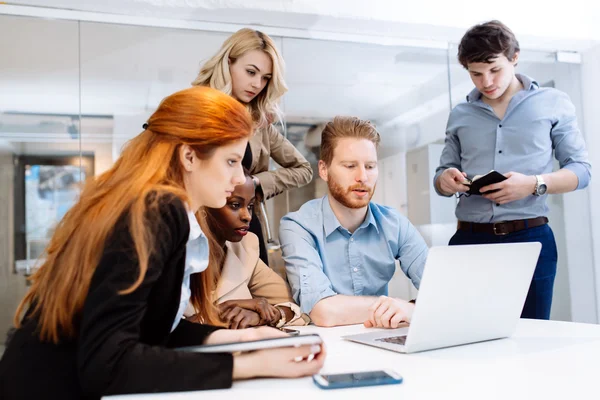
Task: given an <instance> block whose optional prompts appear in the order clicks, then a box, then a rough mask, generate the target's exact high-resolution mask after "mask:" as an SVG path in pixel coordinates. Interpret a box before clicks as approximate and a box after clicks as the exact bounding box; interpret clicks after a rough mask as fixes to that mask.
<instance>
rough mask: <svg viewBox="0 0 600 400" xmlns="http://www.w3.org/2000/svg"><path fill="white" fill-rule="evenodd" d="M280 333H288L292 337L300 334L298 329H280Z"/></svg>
mask: <svg viewBox="0 0 600 400" xmlns="http://www.w3.org/2000/svg"><path fill="white" fill-rule="evenodd" d="M279 330H280V331H282V332H285V333H287V334H288V335H291V336H298V335H299V334H300V331H298V330H296V329H289V328H279Z"/></svg>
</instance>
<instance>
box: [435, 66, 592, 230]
mask: <svg viewBox="0 0 600 400" xmlns="http://www.w3.org/2000/svg"><path fill="white" fill-rule="evenodd" d="M517 78H518V79H519V81H521V83H522V84H523V90H521V91H519V92H518V93H516V94H515V95H514V96H513V98H512V99H511V100H510V103H509V104H508V108H507V109H506V113H505V115H504V118H503V119H499V118H498V117H497V116H496V114H495V113H494V111H493V109H492V107H491V106H490V105H488V104H486V103H484V102H483V101H482V100H481V93H480V92H479V91H478V90H477V89H474V90H473V91H472V92H471V93H470V94H469V95H468V96H467V102H466V103H461V104H459V105H457V106H456V107H455V108H454V109H453V110H452V112H451V113H450V117H449V119H448V126H447V127H446V143H445V147H444V150H443V152H442V156H441V158H440V166H439V167H438V168H437V170H436V174H435V177H434V178H433V186H434V188H435V190H436V191H437V192H438V194H440V195H441V193H440V192H439V191H438V190H437V187H436V185H435V181H436V180H437V178H438V177H439V176H440V175H441V174H442V173H443V172H444V170H446V169H447V168H451V167H454V168H458V169H459V170H460V171H464V172H466V173H467V176H468V177H469V178H472V177H473V176H475V175H483V174H486V173H488V172H489V171H490V170H495V171H498V172H500V173H506V172H509V171H515V172H520V173H522V174H525V175H541V174H546V173H550V172H552V164H553V159H552V158H553V155H554V157H556V159H557V160H558V162H559V165H560V168H566V169H568V170H570V171H572V172H573V173H575V175H577V178H578V179H579V183H578V185H577V189H582V188H585V187H586V186H587V185H588V184H589V182H590V177H591V172H590V170H591V166H590V163H589V162H588V153H587V150H586V147H585V142H584V140H583V136H582V135H581V132H580V131H579V128H578V127H577V118H576V115H575V107H574V106H573V103H571V100H570V99H569V96H567V95H566V94H565V93H563V92H561V91H559V90H556V89H553V88H541V87H539V85H538V83H537V82H535V81H533V80H532V79H531V78H529V77H527V76H525V75H520V74H517ZM553 153H554V154H553ZM546 197H547V195H544V196H534V195H533V194H532V195H530V196H527V197H525V198H524V199H521V200H517V201H513V202H510V203H507V204H502V205H496V203H495V202H493V201H490V200H487V199H484V198H483V197H481V196H469V197H467V196H461V197H460V200H459V202H458V206H457V207H456V217H457V218H458V219H459V220H461V221H468V222H483V223H489V222H497V221H508V220H516V219H526V218H535V217H539V216H547V215H548V206H547V205H546Z"/></svg>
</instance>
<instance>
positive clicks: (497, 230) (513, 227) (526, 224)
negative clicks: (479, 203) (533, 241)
mask: <svg viewBox="0 0 600 400" xmlns="http://www.w3.org/2000/svg"><path fill="white" fill-rule="evenodd" d="M547 223H548V218H546V217H537V218H530V219H517V220H514V221H499V222H493V223H490V224H480V223H476V222H465V221H458V229H459V230H461V231H470V232H475V233H489V234H493V235H498V236H503V235H508V234H509V233H513V232H518V231H522V230H523V229H528V228H535V227H536V226H542V225H546V224H547Z"/></svg>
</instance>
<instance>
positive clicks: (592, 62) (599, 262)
mask: <svg viewBox="0 0 600 400" xmlns="http://www.w3.org/2000/svg"><path fill="white" fill-rule="evenodd" d="M582 58H583V64H582V68H581V82H582V85H581V98H582V110H583V115H584V120H583V132H584V135H585V140H586V142H587V146H588V150H589V153H590V162H591V163H592V168H596V169H593V170H592V182H591V184H590V187H589V188H588V192H587V194H588V196H589V204H590V205H591V206H590V215H589V219H588V221H585V224H584V225H582V226H585V225H591V242H592V246H593V249H594V250H595V254H594V257H593V258H592V259H591V260H589V261H590V262H592V263H593V268H592V274H590V280H591V282H595V288H596V293H595V295H596V297H595V299H592V298H590V299H589V301H594V300H595V304H596V313H597V319H596V322H598V321H600V293H599V292H600V210H599V209H598V207H597V206H598V204H600V182H598V179H599V177H598V175H597V172H595V173H594V171H597V168H598V166H600V135H599V133H600V112H598V93H599V92H600V75H599V74H598V70H599V66H600V45H598V46H596V47H594V48H593V49H591V50H588V51H587V52H585V53H583V55H582ZM594 174H596V176H594ZM575 229H576V227H575ZM588 235H589V232H581V231H580V232H578V235H577V237H578V238H581V239H583V240H586V239H587V238H586V237H585V236H588Z"/></svg>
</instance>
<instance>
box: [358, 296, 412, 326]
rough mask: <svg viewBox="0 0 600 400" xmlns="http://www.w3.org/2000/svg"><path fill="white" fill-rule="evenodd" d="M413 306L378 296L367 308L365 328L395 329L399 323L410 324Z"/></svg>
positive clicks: (406, 302)
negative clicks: (367, 314)
mask: <svg viewBox="0 0 600 400" xmlns="http://www.w3.org/2000/svg"><path fill="white" fill-rule="evenodd" d="M414 309H415V305H414V304H412V303H409V302H408V301H405V300H400V299H395V298H393V297H387V296H380V297H379V298H378V299H377V300H376V301H375V302H374V303H373V304H372V305H371V306H370V307H369V319H368V320H366V321H365V322H364V325H365V327H367V328H397V327H398V326H399V325H400V323H401V322H410V320H411V318H412V314H413V311H414Z"/></svg>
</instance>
